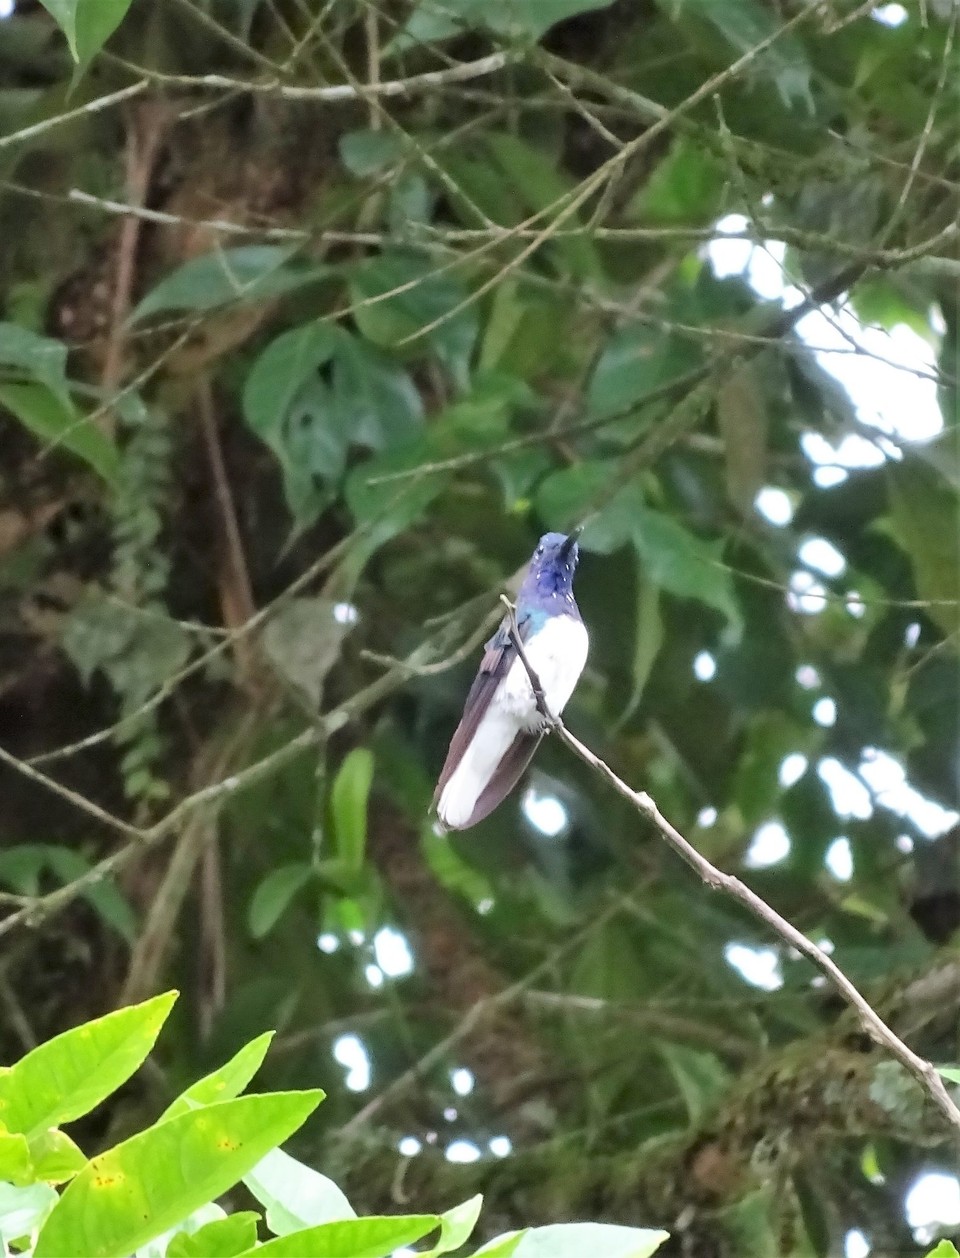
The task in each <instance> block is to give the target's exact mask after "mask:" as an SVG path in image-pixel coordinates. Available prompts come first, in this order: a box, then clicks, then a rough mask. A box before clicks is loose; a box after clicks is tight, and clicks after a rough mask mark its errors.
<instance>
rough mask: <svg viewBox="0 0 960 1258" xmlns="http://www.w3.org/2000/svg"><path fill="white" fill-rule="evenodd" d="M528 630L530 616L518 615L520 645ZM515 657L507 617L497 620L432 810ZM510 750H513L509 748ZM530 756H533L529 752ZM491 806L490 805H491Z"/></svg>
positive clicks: (453, 741) (442, 774) (434, 794)
mask: <svg viewBox="0 0 960 1258" xmlns="http://www.w3.org/2000/svg"><path fill="white" fill-rule="evenodd" d="M530 627H531V620H530V617H529V616H523V615H518V617H517V628H518V630H519V632H520V641H521V642H523V641H525V639H526V634H527V632H528V631H529V629H530ZM516 658H517V652H516V649H515V648H514V646H513V644H512V643H511V641H510V618H509V616H504V618H503V620H501V621H500V626H499V628H498V629H497V632H496V633H495V634H494V635H493V637H492V638H491V639H490V641H489V642H488V643H487V645H486V649H485V650H484V653H483V659H482V660H481V661H480V671H479V672H478V673H477V675H476V677H475V678H474V682H473V685H472V686H471V687H470V693H469V694H468V695H467V701H466V703H465V704H464V705H463V716H462V717H461V718H460V724H459V725H458V726H457V728H456V731H455V732H454V735H453V738H451V740H450V750H449V751H448V752H447V758H446V760H445V761H444V763H443V769H442V770H441V773H440V781H439V782H438V783H437V789H436V790H435V791H434V793H433V807H434V808H435V807H436V806H437V800H438V799H439V798H440V794H441V792H442V791H443V788H444V787H445V786H446V784H447V782H448V781H449V779H450V777H451V775H452V774H453V772H454V770H455V769H456V767H457V765H458V764H459V763H460V759H461V757H462V756H463V753H464V752H465V751H466V749H467V748H468V747H469V746H470V742H471V740H472V739H473V736H474V734H475V733H476V732H477V726H478V725H479V724H480V722H481V720H482V719H483V714H484V712H486V710H487V708H488V707H489V706H490V700H491V699H492V698H493V696H494V695H495V694H496V690H497V687H498V686H499V685H500V682H501V681H502V680H503V678H504V677H506V675H507V673H508V672H509V671H510V667H511V665H512V664H513V661H514V660H515V659H516ZM512 750H513V748H512V747H511V751H512ZM507 754H508V755H509V754H510V753H509V752H508V753H507ZM530 755H533V751H532V750H531V752H530ZM528 758H529V757H528ZM518 776H519V774H518ZM514 780H516V779H514ZM478 807H479V801H478ZM492 807H493V805H492V804H491V808H492ZM487 811H489V809H488V810H487ZM484 815H486V814H484ZM478 820H479V818H478Z"/></svg>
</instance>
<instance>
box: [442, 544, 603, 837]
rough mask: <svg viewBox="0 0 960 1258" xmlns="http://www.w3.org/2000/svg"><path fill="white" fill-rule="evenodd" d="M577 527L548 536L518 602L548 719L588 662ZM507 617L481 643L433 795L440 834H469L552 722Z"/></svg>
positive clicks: (526, 645)
mask: <svg viewBox="0 0 960 1258" xmlns="http://www.w3.org/2000/svg"><path fill="white" fill-rule="evenodd" d="M579 532H580V530H579V529H577V530H575V531H574V532H572V533H570V534H569V535H566V534H564V533H545V534H544V535H543V537H541V538H540V541H539V543H538V545H537V548H536V550H535V551H534V552H533V556H532V558H531V560H530V566H529V568H528V569H527V574H526V576H525V577H524V580H523V584H522V585H521V586H520V592H519V594H518V595H517V603H516V613H515V617H516V625H517V631H518V635H519V638H520V642H521V643H522V645H523V651H524V654H525V655H526V657H527V660H528V661H529V663H530V667H531V669H532V670H533V672H534V673H535V674H536V676H537V679H538V680H539V682H540V686H541V689H542V691H543V696H544V700H545V702H546V707H547V709H548V711H549V712H550V714H551V716H559V715H560V713H561V712H562V711H563V709H564V707H565V706H566V704H567V701H568V700H569V698H570V696H571V695H572V694H573V691H574V687H575V686H576V684H577V682H578V681H579V679H580V674H581V673H582V672H583V666H584V664H585V663H586V662H587V649H588V646H589V639H588V637H587V630H586V627H585V625H584V623H583V620H582V618H581V616H580V610H579V608H578V607H577V603H576V600H575V599H574V597H573V574H574V571H575V570H576V567H577V561H578V559H579V557H580V551H579V547H578V546H577V537H578V535H579ZM511 628H512V623H511V614H510V613H509V612H508V613H507V615H506V616H504V618H503V620H502V621H501V622H500V627H499V628H498V629H497V631H496V633H495V634H494V635H493V637H492V638H491V639H490V641H489V642H488V643H487V644H486V648H485V651H484V656H483V660H482V661H481V663H480V671H479V672H478V673H477V676H476V679H475V680H474V683H473V685H472V686H471V687H470V692H469V694H468V695H467V701H466V704H465V705H464V709H463V716H462V718H461V720H460V724H459V725H458V726H457V729H456V732H455V733H454V735H453V738H452V739H451V741H450V749H449V751H448V752H447V758H446V761H445V762H444V766H443V771H442V772H441V774H440V780H439V782H438V783H437V789H436V791H435V792H434V796H433V805H434V807H435V808H436V810H437V818H438V820H439V822H440V825H441V826H442V827H443V828H444V830H467V829H469V828H470V826H475V825H476V824H477V822H478V821H482V820H483V819H484V817H486V816H488V815H489V814H490V813H491V812H493V810H494V808H496V806H497V805H498V804H499V803H501V802H502V801H503V800H504V799H505V798H506V796H507V795H508V794H509V793H510V791H512V790H513V788H514V786H516V784H517V781H518V780H519V778H520V775H521V774H522V773H523V771H524V769H525V768H526V767H527V765H528V764H529V763H530V760H531V758H532V756H533V753H534V752H535V751H536V749H537V747H538V745H539V743H540V740H541V738H542V737H543V735H544V733H545V732H546V729H547V726H548V724H549V722H548V720H547V719H546V718H545V717H544V715H543V713H542V712H541V711H540V709H539V708H538V706H537V698H536V695H535V694H534V692H533V687H532V686H531V684H530V677H529V675H528V673H527V670H526V668H525V667H524V664H523V660H521V659H520V656H519V654H518V652H517V649H516V647H515V646H514V645H513V642H512V641H511V637H510V632H511Z"/></svg>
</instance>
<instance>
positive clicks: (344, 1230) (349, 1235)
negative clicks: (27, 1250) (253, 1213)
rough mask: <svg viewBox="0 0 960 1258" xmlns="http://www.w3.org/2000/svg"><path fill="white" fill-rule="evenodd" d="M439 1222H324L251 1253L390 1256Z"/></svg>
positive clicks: (311, 1257) (272, 1257) (282, 1257)
mask: <svg viewBox="0 0 960 1258" xmlns="http://www.w3.org/2000/svg"><path fill="white" fill-rule="evenodd" d="M439 1222H440V1220H439V1219H438V1218H437V1216H436V1215H435V1214H410V1215H398V1216H397V1217H396V1218H391V1217H385V1216H377V1215H371V1216H370V1217H368V1218H365V1219H349V1220H346V1221H343V1222H339V1223H321V1224H320V1226H319V1227H311V1228H307V1229H306V1231H303V1232H297V1233H295V1234H294V1235H292V1236H278V1237H277V1238H276V1239H275V1240H272V1241H267V1243H266V1244H265V1245H261V1246H260V1247H259V1248H258V1249H251V1250H248V1254H249V1255H256V1258H260V1255H261V1254H262V1255H263V1258H386V1256H387V1255H388V1254H392V1253H393V1251H394V1250H395V1249H399V1248H400V1246H401V1245H409V1244H410V1243H411V1242H413V1241H418V1240H420V1238H421V1237H423V1236H426V1234H427V1233H428V1232H432V1231H433V1229H434V1228H435V1227H436V1226H437V1224H438V1223H439ZM37 1258H43V1255H38V1256H37ZM244 1258H247V1255H244Z"/></svg>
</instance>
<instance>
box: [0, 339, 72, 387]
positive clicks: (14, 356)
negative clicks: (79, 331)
mask: <svg viewBox="0 0 960 1258" xmlns="http://www.w3.org/2000/svg"><path fill="white" fill-rule="evenodd" d="M0 365H2V366H4V367H14V368H17V369H19V370H20V371H23V372H25V373H26V374H27V375H29V376H32V377H33V379H34V380H36V381H37V383H38V384H45V385H46V386H47V388H48V389H49V390H50V392H51V393H55V394H56V395H57V397H58V398H59V399H60V400H61V401H62V402H63V403H64V405H67V406H69V404H70V392H69V388H68V386H67V347H66V345H64V344H63V342H62V341H55V340H53V339H52V338H51V337H49V336H38V335H37V333H36V332H31V331H30V330H29V329H28V328H22V327H21V326H20V325H19V324H18V323H0Z"/></svg>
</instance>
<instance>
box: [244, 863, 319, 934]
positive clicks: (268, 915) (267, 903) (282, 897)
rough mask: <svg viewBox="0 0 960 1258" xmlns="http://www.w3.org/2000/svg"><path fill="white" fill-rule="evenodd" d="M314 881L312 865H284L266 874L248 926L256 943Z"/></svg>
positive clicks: (251, 906)
mask: <svg viewBox="0 0 960 1258" xmlns="http://www.w3.org/2000/svg"><path fill="white" fill-rule="evenodd" d="M312 877H313V869H312V867H311V866H310V865H305V864H302V863H301V864H296V865H281V866H279V868H277V869H273V870H271V871H270V873H269V874H267V876H266V878H264V880H263V882H261V883H260V885H259V887H257V889H256V891H255V892H254V894H253V899H252V900H251V901H250V910H249V912H248V914H247V925H248V928H249V930H250V934H251V935H252V936H253V937H254V939H262V938H263V936H264V935H267V934H269V933H270V931H271V930H273V928H274V926H276V924H277V922H278V921H279V920H280V918H281V917H282V916H283V914H284V911H285V910H286V908H287V906H288V905H289V904H290V901H291V900H292V899H293V897H294V896H295V895H296V894H297V892H298V891H299V890H300V888H301V887H305V886H306V885H307V883H308V882H309V881H310V879H311V878H312Z"/></svg>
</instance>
